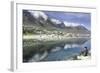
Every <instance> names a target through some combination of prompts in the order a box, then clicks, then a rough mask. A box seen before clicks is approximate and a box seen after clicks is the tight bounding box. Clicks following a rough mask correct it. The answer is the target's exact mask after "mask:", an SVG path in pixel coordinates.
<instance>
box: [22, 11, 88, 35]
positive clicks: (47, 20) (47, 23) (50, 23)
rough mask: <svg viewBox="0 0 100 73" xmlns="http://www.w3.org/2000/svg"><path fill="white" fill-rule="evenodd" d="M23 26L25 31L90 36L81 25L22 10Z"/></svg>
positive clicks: (38, 12) (40, 12)
mask: <svg viewBox="0 0 100 73" xmlns="http://www.w3.org/2000/svg"><path fill="white" fill-rule="evenodd" d="M23 26H24V28H25V29H28V28H29V29H30V30H31V29H35V30H36V29H39V30H41V31H43V30H45V29H46V30H47V31H53V30H54V31H56V30H57V31H62V32H67V33H80V34H90V30H88V29H87V28H86V27H85V26H84V25H83V24H79V23H73V22H68V21H61V20H58V19H55V18H51V17H49V16H48V15H46V14H45V12H43V11H32V10H23Z"/></svg>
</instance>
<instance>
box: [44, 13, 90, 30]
mask: <svg viewBox="0 0 100 73" xmlns="http://www.w3.org/2000/svg"><path fill="white" fill-rule="evenodd" d="M44 12H45V13H46V15H48V16H49V17H50V18H55V19H58V20H60V21H68V22H72V23H79V24H83V25H85V27H86V28H88V29H89V30H90V29H91V14H90V13H82V12H81V13H79V12H55V11H44Z"/></svg>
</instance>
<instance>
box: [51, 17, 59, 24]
mask: <svg viewBox="0 0 100 73" xmlns="http://www.w3.org/2000/svg"><path fill="white" fill-rule="evenodd" d="M51 21H52V22H53V23H55V24H60V23H61V21H60V20H57V19H53V18H52V19H51Z"/></svg>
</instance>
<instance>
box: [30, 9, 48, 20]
mask: <svg viewBox="0 0 100 73" xmlns="http://www.w3.org/2000/svg"><path fill="white" fill-rule="evenodd" d="M28 12H30V13H31V14H32V15H33V16H34V17H35V18H39V17H40V16H42V17H43V18H44V19H45V20H47V18H48V16H47V15H46V14H45V13H43V12H41V11H28Z"/></svg>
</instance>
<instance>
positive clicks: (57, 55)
mask: <svg viewBox="0 0 100 73" xmlns="http://www.w3.org/2000/svg"><path fill="white" fill-rule="evenodd" d="M26 42H27V41H24V44H25V43H26ZM28 42H29V41H28ZM90 42H91V41H90V39H77V40H71V41H49V42H42V43H37V44H36V42H35V45H27V46H24V47H23V62H40V61H62V60H71V59H72V58H73V57H74V56H76V55H79V54H80V52H81V50H82V48H84V47H87V48H88V49H89V50H90V49H91V43H90ZM31 43H32V42H31ZM33 44H34V42H33Z"/></svg>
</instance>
